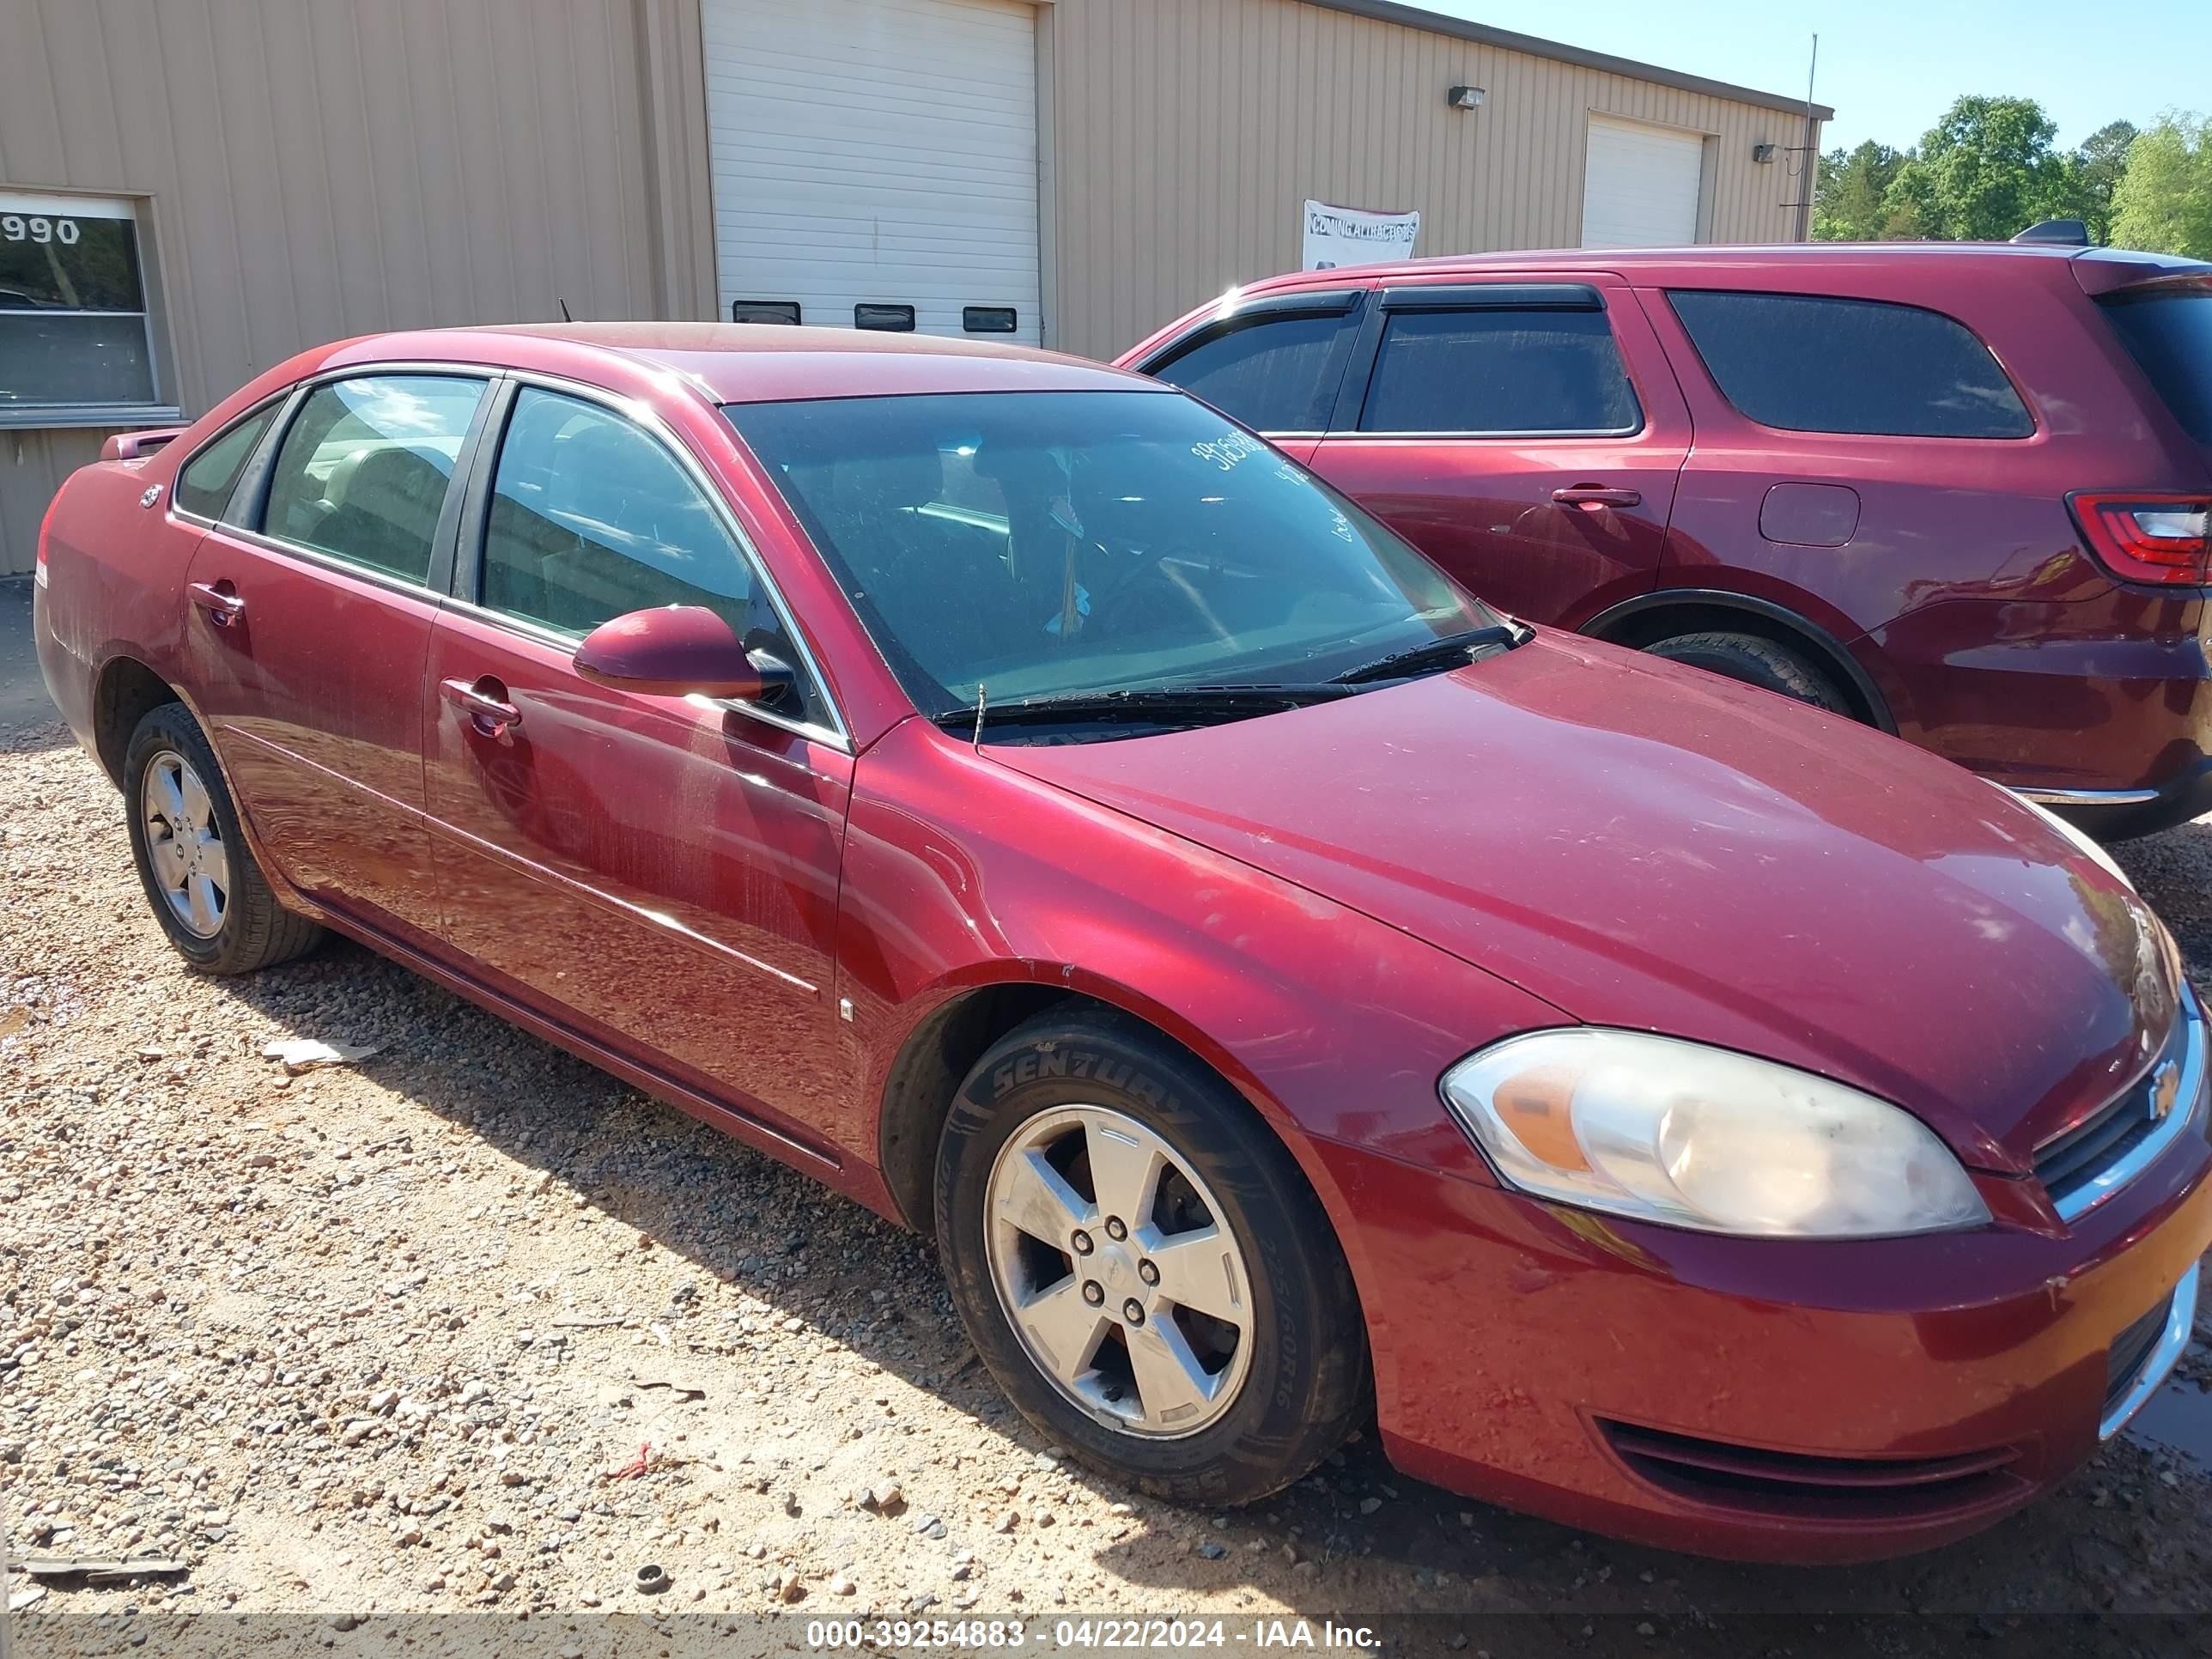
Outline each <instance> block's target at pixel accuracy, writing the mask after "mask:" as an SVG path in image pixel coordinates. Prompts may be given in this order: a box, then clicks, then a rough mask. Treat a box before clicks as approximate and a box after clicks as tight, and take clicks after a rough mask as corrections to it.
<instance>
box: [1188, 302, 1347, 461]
mask: <svg viewBox="0 0 2212 1659" xmlns="http://www.w3.org/2000/svg"><path fill="white" fill-rule="evenodd" d="M1354 316H1355V314H1354V313H1352V312H1349V311H1346V312H1341V313H1338V314H1335V315H1333V316H1273V317H1269V316H1261V317H1255V318H1254V319H1251V320H1249V321H1240V322H1232V323H1230V324H1227V325H1217V326H1216V327H1215V328H1213V329H1212V331H1209V332H1208V333H1206V335H1205V336H1204V337H1201V338H1200V340H1199V342H1198V343H1197V344H1195V345H1194V346H1191V347H1189V348H1188V349H1184V350H1181V351H1178V352H1176V354H1175V355H1174V356H1172V357H1170V358H1167V359H1165V360H1164V361H1162V362H1157V363H1155V364H1154V365H1152V367H1151V368H1149V369H1148V370H1147V371H1146V372H1147V373H1149V374H1153V375H1155V376H1157V377H1158V379H1160V380H1165V381H1166V382H1167V383H1168V384H1169V385H1170V386H1181V387H1182V389H1183V390H1184V391H1186V392H1189V393H1191V394H1192V395H1193V396H1194V397H1198V398H1204V399H1205V400H1206V402H1207V403H1209V404H1212V405H1213V406H1214V407H1215V408H1216V409H1218V410H1221V411H1222V412H1223V413H1224V414H1226V415H1228V416H1231V418H1232V419H1235V420H1239V421H1242V422H1243V423H1244V424H1245V425H1247V426H1249V427H1250V428H1252V429H1253V430H1254V431H1255V432H1279V433H1292V432H1319V431H1321V430H1322V428H1324V427H1326V426H1327V424H1328V416H1329V410H1330V409H1331V407H1332V405H1334V403H1335V401H1336V387H1337V383H1338V382H1339V381H1340V380H1342V379H1343V378H1344V362H1345V359H1346V357H1347V356H1350V354H1351V350H1352V334H1353V331H1354V328H1355V326H1356V324H1355V320H1354Z"/></svg>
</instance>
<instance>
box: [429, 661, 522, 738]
mask: <svg viewBox="0 0 2212 1659" xmlns="http://www.w3.org/2000/svg"><path fill="white" fill-rule="evenodd" d="M485 684H491V685H495V686H499V690H501V691H502V692H503V691H505V690H507V688H506V687H505V686H503V685H500V684H499V682H498V681H497V680H495V679H492V678H490V676H489V675H487V676H485V677H484V678H483V679H477V680H459V679H456V680H441V681H440V682H439V684H438V691H439V694H440V695H441V696H443V697H444V698H445V700H446V701H447V702H449V703H451V704H453V707H454V708H458V709H459V710H460V711H461V712H462V713H463V714H466V715H467V716H468V717H469V723H470V724H471V726H475V727H476V729H477V731H478V732H482V733H483V735H484V736H485V737H487V738H502V739H503V738H506V736H507V733H508V732H511V731H512V730H513V728H514V727H516V726H520V725H521V724H522V711H521V710H520V708H516V707H515V706H514V705H513V703H511V702H507V701H506V700H505V699H504V698H503V697H499V696H493V695H492V694H491V693H490V692H489V691H483V690H478V689H477V688H478V687H480V686H482V685H485Z"/></svg>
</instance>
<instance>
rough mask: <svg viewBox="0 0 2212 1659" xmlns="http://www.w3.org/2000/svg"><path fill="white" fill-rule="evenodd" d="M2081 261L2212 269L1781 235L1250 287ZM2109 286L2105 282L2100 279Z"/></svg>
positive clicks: (2090, 251) (1508, 256)
mask: <svg viewBox="0 0 2212 1659" xmlns="http://www.w3.org/2000/svg"><path fill="white" fill-rule="evenodd" d="M2074 260H2084V261H2088V262H2091V263H2093V264H2100V265H2106V266H2112V267H2120V268H2124V267H2126V266H2134V265H2141V266H2144V267H2147V268H2148V269H2146V270H2145V271H2144V273H2143V274H2144V275H2147V276H2148V275H2156V274H2164V273H2179V272H2186V271H2191V270H2198V271H2212V265H2206V264H2201V263H2199V262H2197V261H2195V260H2190V259H2182V258H2173V257H2172V256H2168V255H2164V254H2149V253H2131V252H2123V251H2120V250H2118V249H2112V248H2079V247H2066V246H2054V245H2051V244H2049V243H2020V242H1779V243H1771V244H1765V245H1749V244H1746V245H1738V244H1721V243H1702V244H1699V245H1697V246H1689V247H1609V248H1591V247H1567V248H1537V249H1531V250H1522V251H1516V252H1496V253H1444V254H1433V255H1431V256H1429V257H1427V258H1419V259H1407V260H1403V261H1401V262H1399V263H1396V264H1376V265H1358V266H1353V267H1347V268H1345V269H1343V270H1305V271H1294V272H1289V273H1286V274H1285V275H1284V276H1278V277H1272V278H1270V279H1268V280H1267V281H1266V282H1262V283H1253V284H1251V286H1250V287H1249V288H1247V289H1243V290H1242V291H1243V292H1244V293H1248V294H1249V293H1255V292H1260V291H1262V290H1264V289H1271V288H1274V287H1278V286H1282V287H1305V286H1312V285H1316V284H1318V285H1321V286H1324V287H1326V286H1328V285H1329V284H1330V283H1332V282H1335V283H1341V282H1344V281H1346V280H1352V281H1356V282H1359V283H1370V282H1376V281H1383V282H1387V281H1389V280H1390V279H1392V278H1394V277H1416V276H1418V277H1425V278H1433V277H1437V276H1452V275H1454V274H1455V273H1458V272H1462V271H1463V272H1466V273H1468V275H1471V276H1472V275H1478V274H1480V273H1483V272H1488V271H1499V270H1511V271H1521V270H1598V271H1612V272H1617V273H1619V274H1620V275H1622V276H1629V277H1632V278H1644V279H1646V280H1660V281H1665V280H1669V279H1677V280H1679V279H1693V278H1696V277H1699V276H1706V277H1711V276H1725V275H1734V276H1751V275H1754V274H1757V273H1771V272H1774V271H1777V270H1792V271H1796V272H1798V273H1800V274H1802V273H1805V272H1807V271H1808V270H1817V269H1822V268H1832V269H1837V270H1865V269H1867V268H1869V267H1870V266H1881V267H1886V268H1888V269H1891V270H1896V269H1899V268H1900V267H1903V268H1908V269H1909V268H1911V267H1914V266H1922V267H1924V268H1925V269H1927V270H1929V272H1930V274H1931V275H1932V274H1934V273H1936V271H1939V270H1940V271H1941V272H1942V274H1943V275H1944V276H1947V277H1952V278H1956V277H1965V276H1970V275H1971V274H1973V273H1975V272H1994V271H1995V270H1998V269H2001V268H2003V267H2006V266H2012V267H2015V268H2019V267H2021V266H2022V265H2023V264H2026V265H2028V266H2033V265H2036V264H2041V265H2042V266H2043V267H2044V268H2045V270H2047V271H2054V272H2055V271H2056V270H2057V268H2058V267H2060V266H2063V265H2064V264H2068V263H2069V262H2070V261H2074ZM2095 285H2096V286H2102V284H2101V283H2099V284H2095Z"/></svg>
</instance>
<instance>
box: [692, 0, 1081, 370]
mask: <svg viewBox="0 0 2212 1659" xmlns="http://www.w3.org/2000/svg"><path fill="white" fill-rule="evenodd" d="M701 15H702V25H703V30H702V32H703V35H704V42H705V46H706V64H707V127H708V137H709V141H710V145H711V149H712V155H713V173H714V249H715V267H716V270H717V273H718V276H719V277H720V287H721V295H722V304H721V312H722V315H723V316H724V317H728V316H729V315H730V313H731V305H732V301H740V302H744V304H746V305H747V306H748V307H750V306H753V305H756V304H758V305H765V306H769V307H775V306H776V305H779V304H784V303H796V304H797V305H798V306H799V311H800V320H802V321H804V322H806V323H809V324H815V323H823V324H829V325H836V326H841V327H845V328H850V327H852V326H853V325H854V307H856V306H865V307H889V308H890V309H888V310H872V311H871V313H870V314H871V315H872V317H875V318H877V319H883V320H888V321H890V322H896V321H897V320H899V319H902V317H903V316H904V315H905V313H904V311H903V310H902V307H913V316H914V322H915V327H916V328H917V329H918V330H920V331H923V332H927V333H931V334H961V333H963V332H965V333H973V334H975V335H976V336H977V337H981V338H996V339H1000V340H1009V341H1016V342H1020V343H1026V344H1031V345H1034V344H1036V343H1037V338H1038V335H1037V301H1038V285H1037V130H1036V9H1035V8H1034V7H1033V6H1031V5H1030V4H1028V3H1026V0H704V4H703V5H702V8H701ZM970 307H977V308H980V309H977V310H974V311H971V310H970V309H969V308H970ZM1009 312H1011V313H1012V323H1013V328H1012V332H1011V333H1006V332H1003V331H990V329H989V327H988V325H994V324H995V325H1003V324H1004V323H1005V322H1006V317H1007V313H1009ZM768 314H772V313H756V316H757V317H758V316H765V315H768ZM977 325H986V326H985V327H984V328H981V329H979V328H978V327H977Z"/></svg>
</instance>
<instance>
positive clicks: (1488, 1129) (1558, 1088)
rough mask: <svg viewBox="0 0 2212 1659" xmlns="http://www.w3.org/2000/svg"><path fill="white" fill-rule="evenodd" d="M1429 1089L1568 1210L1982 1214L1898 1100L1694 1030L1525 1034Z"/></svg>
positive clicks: (1810, 1229) (1869, 1219) (1802, 1231)
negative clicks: (1684, 1036)
mask: <svg viewBox="0 0 2212 1659" xmlns="http://www.w3.org/2000/svg"><path fill="white" fill-rule="evenodd" d="M1443 1096H1444V1100H1445V1102H1446V1103H1448V1104H1449V1106H1450V1108H1451V1110H1452V1114H1453V1115H1454V1116H1455V1117H1456V1118H1458V1120H1459V1121H1460V1123H1461V1125H1462V1127H1465V1128H1466V1130H1467V1131H1468V1133H1469V1134H1470V1135H1472V1136H1473V1137H1474V1140H1475V1144H1476V1145H1478V1146H1480V1147H1481V1148H1482V1150H1483V1151H1484V1152H1487V1153H1488V1154H1489V1155H1490V1157H1491V1159H1492V1162H1493V1163H1495V1164H1496V1165H1497V1166H1498V1172H1499V1173H1500V1174H1502V1175H1503V1176H1504V1177H1505V1179H1506V1180H1507V1181H1509V1182H1511V1183H1512V1184H1513V1185H1514V1186H1516V1187H1517V1188H1520V1189H1521V1190H1522V1191H1523V1192H1526V1193H1533V1194H1535V1195H1536V1196H1538V1197H1540V1198H1549V1199H1557V1200H1559V1202H1561V1203H1563V1204H1573V1205H1578V1206H1582V1207H1583V1208H1584V1209H1591V1210H1605V1211H1609V1212H1612V1213H1613V1214H1615V1215H1627V1216H1635V1217H1638V1218H1641V1219H1643V1220H1645V1221H1659V1222H1665V1223H1667V1224H1668V1225H1672V1226H1676V1227H1690V1228H1694V1229H1696V1230H1698V1231H1700V1232H1712V1233H1743V1234H1749V1235H1753V1236H1755V1237H1768V1238H1868V1237H1882V1236H1886V1235H1893V1234H1899V1233H1928V1232H1942V1231H1949V1230H1951V1229H1954V1228H1960V1227H1973V1226H1978V1225H1981V1224H1982V1223H1983V1222H1985V1221H1987V1220H1988V1219H1989V1218H1990V1212H1989V1209H1988V1206H1985V1205H1984V1203H1983V1202H1982V1199H1981V1194H1979V1193H1978V1192H1976V1191H1975V1190H1974V1184H1973V1182H1972V1181H1970V1180H1968V1179H1967V1177H1966V1170H1964V1169H1963V1168H1961V1167H1960V1164H1959V1160H1958V1159H1957V1158H1954V1157H1953V1156H1952V1154H1951V1151H1950V1149H1949V1148H1948V1147H1947V1146H1944V1144H1943V1143H1942V1141H1941V1140H1938V1139H1936V1135H1935V1133H1934V1132H1933V1131H1931V1130H1930V1129H1929V1127H1928V1126H1927V1125H1926V1124H1924V1123H1923V1122H1921V1121H1920V1120H1919V1119H1918V1118H1917V1117H1914V1116H1913V1115H1911V1113H1910V1112H1907V1111H1905V1110H1903V1109H1901V1108H1899V1107H1896V1106H1893V1105H1891V1104H1890V1103H1888V1102H1887V1101H1885V1100H1877V1099H1875V1097H1873V1096H1872V1095H1866V1094H1861V1093H1860V1092H1859V1091H1857V1090H1856V1089H1850V1088H1846V1087H1845V1086H1844V1085H1842V1084H1840V1083H1832V1082H1830V1081H1829V1080H1828V1079H1826V1078H1821V1077H1815V1076H1814V1075H1813V1074H1812V1073H1809V1072H1800V1071H1796V1070H1794V1069H1793V1068H1791V1067H1790V1066H1778V1065H1776V1064H1774V1063H1773V1062H1772V1061H1771V1060H1753V1059H1752V1058H1751V1057H1750V1056H1748V1055H1747V1054H1733V1053H1731V1052H1729V1050H1727V1049H1725V1048H1707V1047H1705V1045H1704V1044H1703V1043H1699V1042H1683V1041H1681V1040H1680V1039H1678V1038H1674V1037H1662V1036H1645V1035H1644V1034H1642V1033H1640V1032H1635V1031H1607V1030H1594V1029H1590V1028H1586V1027H1585V1028H1576V1029H1572V1030H1556V1031H1537V1032H1533V1033H1531V1034H1530V1035H1528V1036H1518V1037H1509V1038H1507V1039H1506V1040H1505V1041H1504V1042H1500V1043H1498V1044H1495V1045H1494V1046H1492V1047H1491V1048H1485V1049H1483V1050H1482V1051H1481V1052H1480V1053H1479V1054H1470V1055H1468V1058H1467V1059H1465V1060H1462V1061H1460V1063H1459V1064H1458V1065H1456V1066H1453V1067H1452V1068H1451V1070H1450V1071H1449V1072H1447V1073H1444V1078H1443Z"/></svg>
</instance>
